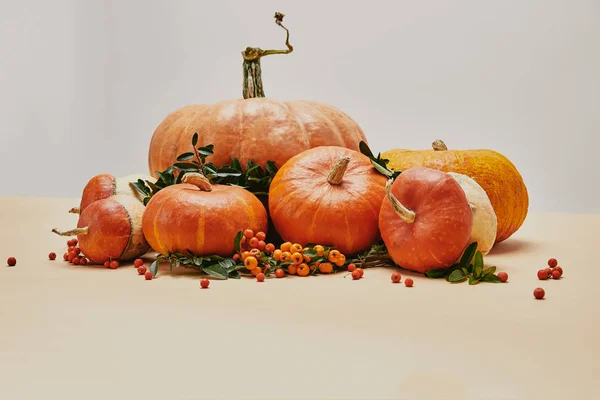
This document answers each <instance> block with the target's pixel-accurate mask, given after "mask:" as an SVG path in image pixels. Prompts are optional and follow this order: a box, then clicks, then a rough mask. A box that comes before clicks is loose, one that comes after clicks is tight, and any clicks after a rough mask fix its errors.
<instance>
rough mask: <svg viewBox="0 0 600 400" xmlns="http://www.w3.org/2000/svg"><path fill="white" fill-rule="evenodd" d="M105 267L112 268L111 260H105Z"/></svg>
mask: <svg viewBox="0 0 600 400" xmlns="http://www.w3.org/2000/svg"><path fill="white" fill-rule="evenodd" d="M104 268H110V261H108V260H107V261H104Z"/></svg>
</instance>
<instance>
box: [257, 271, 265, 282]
mask: <svg viewBox="0 0 600 400" xmlns="http://www.w3.org/2000/svg"><path fill="white" fill-rule="evenodd" d="M256 280H257V281H258V282H264V280H265V274H263V273H262V272H261V273H260V274H258V275H256Z"/></svg>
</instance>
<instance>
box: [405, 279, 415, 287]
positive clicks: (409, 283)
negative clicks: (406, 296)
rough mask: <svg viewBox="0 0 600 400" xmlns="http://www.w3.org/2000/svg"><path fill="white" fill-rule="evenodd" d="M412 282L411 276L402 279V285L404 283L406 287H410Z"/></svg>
mask: <svg viewBox="0 0 600 400" xmlns="http://www.w3.org/2000/svg"><path fill="white" fill-rule="evenodd" d="M413 284H414V282H413V280H412V279H411V278H406V279H405V280H404V285H406V287H412V286H413Z"/></svg>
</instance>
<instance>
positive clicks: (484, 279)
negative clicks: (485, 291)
mask: <svg viewBox="0 0 600 400" xmlns="http://www.w3.org/2000/svg"><path fill="white" fill-rule="evenodd" d="M481 281H482V282H491V283H502V281H501V280H500V278H498V276H496V275H494V274H490V275H484V276H483V277H482V278H481Z"/></svg>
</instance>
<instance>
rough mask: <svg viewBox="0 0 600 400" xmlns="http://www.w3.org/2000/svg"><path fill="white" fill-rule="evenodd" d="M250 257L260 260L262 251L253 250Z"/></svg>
mask: <svg viewBox="0 0 600 400" xmlns="http://www.w3.org/2000/svg"><path fill="white" fill-rule="evenodd" d="M250 255H251V256H252V257H255V258H259V257H260V250H259V249H252V250H250Z"/></svg>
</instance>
